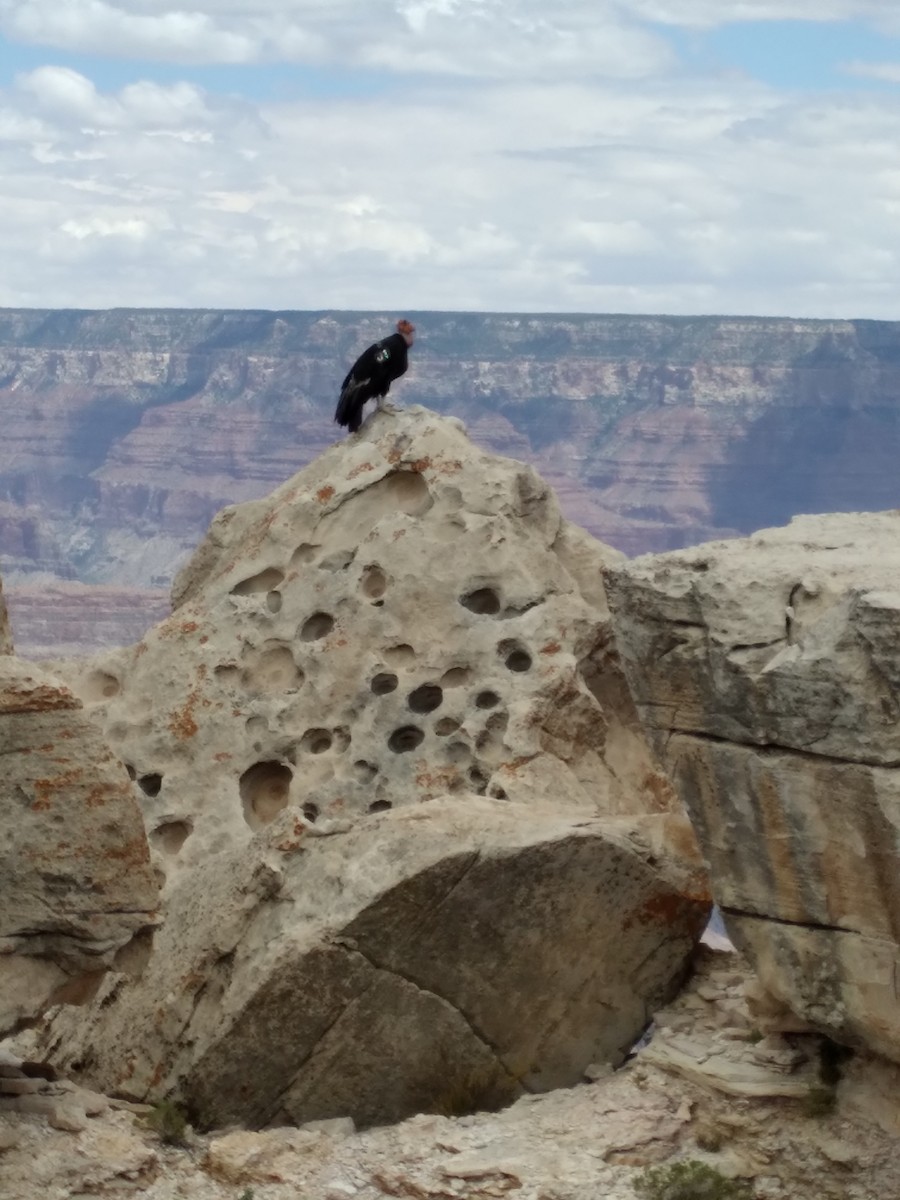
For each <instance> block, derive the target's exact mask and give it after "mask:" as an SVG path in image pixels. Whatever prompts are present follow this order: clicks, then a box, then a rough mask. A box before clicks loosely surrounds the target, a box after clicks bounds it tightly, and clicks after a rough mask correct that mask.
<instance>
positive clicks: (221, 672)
mask: <svg viewBox="0 0 900 1200" xmlns="http://www.w3.org/2000/svg"><path fill="white" fill-rule="evenodd" d="M213 674H214V675H215V677H216V678H217V679H218V680H220V681H221V682H222V683H224V684H226V685H228V684H231V685H232V686H234V685H235V684H236V683H237V681H238V680H239V679H240V677H241V671H240V668H239V667H236V666H235V665H234V663H221V664H220V665H219V666H218V667H216V668H215V669H214V670H213Z"/></svg>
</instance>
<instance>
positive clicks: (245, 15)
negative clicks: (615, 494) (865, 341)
mask: <svg viewBox="0 0 900 1200" xmlns="http://www.w3.org/2000/svg"><path fill="white" fill-rule="evenodd" d="M785 3H786V4H788V5H789V6H792V8H793V10H794V11H795V14H796V13H797V12H799V10H803V11H804V12H806V13H808V14H811V13H812V11H813V6H812V5H805V4H804V3H803V2H802V0H785ZM821 5H822V7H824V8H826V9H827V10H828V11H834V12H837V11H838V9H841V8H843V9H844V10H849V9H853V11H855V12H857V13H858V12H859V11H860V10H861V9H862V8H864V7H865V5H863V4H861V3H860V4H853V3H852V2H851V0H821ZM635 6H636V7H637V8H640V9H641V10H642V11H643V12H645V13H649V11H650V10H651V9H653V10H654V12H656V14H657V17H658V18H659V19H662V17H663V16H664V15H665V13H669V15H670V16H671V15H672V14H673V13H674V12H675V10H676V8H677V9H678V10H679V11H681V13H682V19H683V20H684V21H689V20H692V21H696V22H701V20H702V19H707V18H708V17H709V15H710V14H711V13H712V11H713V6H711V5H706V4H705V3H704V0H684V2H683V3H681V2H680V0H679V4H678V5H677V6H676V5H675V3H674V0H671V2H669V0H635ZM629 7H631V6H629ZM724 8H726V9H727V10H728V11H729V12H735V11H737V10H738V9H739V8H740V10H741V11H743V10H744V9H745V8H753V10H754V11H755V12H756V13H757V14H759V13H760V12H762V11H763V9H764V8H765V5H764V4H762V3H761V0H760V2H759V3H755V2H754V0H745V3H744V5H743V7H741V6H740V5H738V4H733V5H731V6H724ZM26 9H27V10H28V14H27V16H28V22H26V24H28V27H29V28H31V29H32V30H33V36H34V37H35V38H36V39H44V40H45V41H47V40H52V37H57V38H59V39H62V40H61V42H60V44H65V45H67V47H68V48H69V49H70V50H72V49H75V48H78V47H83V46H86V45H89V44H90V45H95V44H96V39H98V38H100V37H101V36H105V37H107V38H108V39H109V43H110V44H109V47H108V49H109V50H110V52H113V51H114V50H115V49H116V48H118V49H119V50H120V51H121V52H122V53H125V50H124V49H122V48H123V47H127V46H130V45H139V46H140V47H141V53H145V54H149V53H150V51H151V50H152V48H153V47H157V49H158V50H159V53H160V54H161V55H162V56H164V57H167V58H169V59H170V60H171V61H176V62H185V61H187V60H188V58H189V56H190V54H198V55H199V54H201V53H208V54H212V55H214V54H218V53H220V48H221V47H225V50H222V51H221V52H222V53H224V52H225V51H227V52H228V53H237V50H236V49H235V48H236V47H238V46H240V47H243V48H242V49H241V50H240V53H242V54H245V55H246V57H247V60H248V61H251V60H253V59H261V58H265V57H266V56H267V55H275V54H276V51H277V53H287V54H289V55H298V56H302V55H306V56H312V57H316V56H318V57H319V60H320V61H325V60H326V59H327V58H329V57H332V58H334V57H337V58H339V59H342V61H343V62H344V63H345V64H346V65H345V66H344V67H343V68H342V70H343V72H344V74H343V75H342V77H341V78H342V79H343V80H344V81H349V80H352V79H353V78H354V75H353V73H354V71H356V70H357V69H358V64H360V63H363V62H367V63H369V64H370V65H371V64H375V63H381V64H382V65H389V66H390V67H391V69H392V70H395V71H396V72H397V81H396V82H395V84H394V85H393V87H392V88H391V89H390V90H388V91H385V92H383V93H378V92H374V93H368V94H366V93H363V94H360V95H359V96H358V97H357V96H354V95H352V94H350V95H347V94H344V95H340V96H339V97H338V98H332V99H330V100H314V99H307V100H291V99H282V100H267V101H258V100H253V99H250V98H248V97H243V98H242V97H241V96H240V95H238V94H236V92H237V86H238V83H239V79H240V77H239V76H238V75H234V76H231V78H232V79H234V80H235V85H234V87H233V88H229V94H228V95H225V94H215V93H213V92H211V91H208V90H204V88H202V87H201V86H200V85H199V84H198V83H197V82H192V81H191V79H190V72H189V71H188V70H186V69H184V70H182V72H181V74H182V79H181V80H180V81H178V82H173V83H166V84H163V83H159V82H153V81H152V80H149V79H146V78H142V77H141V73H139V72H135V73H134V76H133V78H132V79H131V81H130V82H129V83H127V84H126V85H125V86H122V87H119V88H116V89H112V90H110V89H105V88H103V87H100V86H98V84H97V83H96V82H95V80H93V79H92V78H91V77H90V72H89V71H88V70H87V69H86V68H85V69H83V70H82V71H76V70H73V69H72V68H71V67H62V66H59V65H53V64H52V63H51V62H48V64H47V65H45V66H41V67H38V68H37V69H35V70H31V71H29V72H25V73H23V74H22V75H20V76H19V77H18V78H17V80H16V81H15V83H14V85H13V86H12V87H10V88H9V89H8V90H6V91H5V92H3V91H0V254H2V256H3V261H4V272H3V276H2V277H0V303H2V304H6V305H24V304H33V305H40V306H69V305H78V306H84V305H88V306H96V307H103V306H108V305H138V306H150V305H176V306H181V305H203V306H226V307H267V308H281V307H285V308H327V307H340V308H382V307H387V308H398V309H401V308H402V309H407V308H425V309H428V308H472V309H512V310H515V309H530V310H553V309H557V310H594V311H597V310H607V311H608V310H613V311H665V312H696V311H706V312H761V313H795V314H798V315H823V316H824V315H847V316H849V315H857V316H888V315H893V311H894V304H895V296H894V288H895V282H894V281H895V280H896V277H897V273H898V268H900V263H898V261H897V258H898V252H897V251H896V250H895V249H894V247H895V244H896V237H895V233H894V231H895V228H896V222H897V219H898V214H900V170H898V168H897V166H896V146H897V144H898V141H900V116H898V113H897V108H896V103H895V97H894V96H893V94H892V93H891V92H889V91H885V92H884V93H883V94H882V93H880V92H878V91H872V92H869V91H866V92H856V93H848V94H846V95H841V94H840V93H837V92H835V93H833V94H831V95H825V96H821V95H820V96H818V97H817V98H815V99H812V98H808V97H804V95H803V94H802V93H799V92H792V93H784V94H781V93H779V92H778V91H777V90H775V89H772V88H768V87H764V86H762V85H760V84H757V83H754V82H753V81H751V80H749V79H746V78H732V79H729V80H727V81H723V80H721V79H712V78H702V77H695V78H689V77H687V76H685V75H683V74H681V73H679V72H678V71H676V70H672V69H671V62H670V58H669V52H668V50H667V49H666V47H665V45H664V43H661V42H660V41H659V40H658V38H657V37H656V36H655V35H651V34H649V33H648V32H647V31H646V30H641V29H640V28H639V27H637V26H635V25H634V24H633V23H632V24H629V21H628V20H627V19H626V17H625V16H624V15H623V14H624V11H625V9H624V6H622V7H621V8H619V9H616V8H615V7H613V6H612V5H611V4H608V3H605V0H559V2H558V3H557V4H556V5H555V6H553V7H550V6H547V5H546V4H538V3H537V2H536V0H518V3H515V4H513V3H512V0H371V3H363V2H362V0H331V3H330V4H329V5H328V6H327V7H326V6H325V5H324V4H321V3H319V2H318V0H317V2H316V3H313V2H312V0H308V2H307V0H283V2H281V3H279V2H278V0H258V2H256V3H252V4H251V3H250V0H219V2H217V3H214V2H213V0H206V2H205V3H202V4H195V5H194V6H193V8H192V9H191V11H187V10H186V11H185V13H184V14H182V15H183V16H184V17H185V19H184V20H180V18H179V20H180V23H176V24H173V23H172V22H168V18H169V17H170V16H172V14H171V13H170V14H166V13H165V12H163V13H160V5H159V4H158V3H156V2H155V0H154V2H151V0H129V2H127V3H126V0H119V2H118V3H113V0H107V2H106V3H99V2H97V0H71V8H70V5H69V4H68V3H67V4H65V5H63V4H60V3H59V0H54V2H53V4H52V5H51V4H50V3H49V0H46V3H45V0H30V3H29V4H28V5H20V4H11V3H9V2H8V0H0V19H2V20H4V21H6V22H7V26H8V25H9V23H10V22H18V23H19V24H18V25H17V28H19V27H21V28H24V25H22V22H23V21H24V20H25V16H24V15H23V14H24V11H25V10H26ZM722 10H723V6H721V5H719V6H718V7H717V8H716V11H719V12H721V11H722ZM780 11H782V12H783V11H784V8H783V7H781V8H780ZM72 13H76V14H78V15H79V16H80V18H81V20H82V22H83V23H82V24H80V25H79V28H78V30H69V32H66V30H67V28H68V26H67V24H66V23H67V22H68V23H69V24H71V23H72V17H71V14H72ZM60 14H62V15H60ZM704 14H706V16H704ZM175 15H178V14H175ZM199 18H202V21H201V20H199ZM159 22H161V24H160V23H159ZM167 22H168V23H167ZM204 22H205V24H204ZM29 23H30V24H29ZM21 28H20V36H24V35H23V34H22V33H21ZM175 28H177V29H178V30H180V31H181V32H180V34H179V37H180V39H181V40H180V42H179V45H178V47H177V49H175V50H169V49H167V48H166V44H165V38H164V37H163V33H164V31H165V30H166V29H168V30H170V31H171V30H173V29H175ZM204 31H205V33H206V34H208V35H209V43H208V45H206V46H205V48H204V44H203V43H204V39H203V36H201V34H203V32H204ZM220 35H221V36H222V37H224V36H225V35H227V37H228V38H232V39H238V40H237V41H234V40H232V41H217V39H218V38H219V37H220ZM66 38H68V39H70V41H69V42H66V41H65V39H66ZM291 38H294V39H295V40H294V42H291ZM92 39H94V40H93V41H92ZM117 39H118V40H117ZM129 39H132V40H131V41H129ZM134 39H137V41H136V42H135V40H134ZM285 46H288V50H284V47H285ZM229 47H230V49H228V48H229ZM128 52H129V53H130V52H131V51H128ZM342 56H343V57H342ZM48 57H49V56H48ZM850 66H851V67H852V66H853V64H850ZM412 68H415V69H416V70H418V71H420V72H422V73H421V74H419V75H416V74H412V75H411V76H410V77H409V78H408V79H403V78H401V76H403V75H404V74H405V73H407V72H408V71H410V70H411V69H412ZM428 69H430V70H432V71H437V72H439V78H434V77H429V76H428Z"/></svg>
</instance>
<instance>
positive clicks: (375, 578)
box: [360, 564, 387, 600]
mask: <svg viewBox="0 0 900 1200" xmlns="http://www.w3.org/2000/svg"><path fill="white" fill-rule="evenodd" d="M360 588H361V589H362V594H363V595H364V596H368V598H369V599H370V600H379V599H380V598H381V597H382V596H383V595H384V593H385V591H386V590H387V576H386V575H385V573H384V571H382V569H381V567H379V566H377V565H375V564H373V565H372V566H369V567H366V569H365V570H364V571H363V573H362V579H361V580H360Z"/></svg>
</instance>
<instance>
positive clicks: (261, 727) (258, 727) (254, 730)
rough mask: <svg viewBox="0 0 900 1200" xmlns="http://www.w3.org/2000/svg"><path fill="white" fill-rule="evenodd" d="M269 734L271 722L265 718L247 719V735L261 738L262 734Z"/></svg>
mask: <svg viewBox="0 0 900 1200" xmlns="http://www.w3.org/2000/svg"><path fill="white" fill-rule="evenodd" d="M268 732H269V722H268V721H267V720H266V718H265V717H248V718H247V733H248V734H249V735H250V737H259V736H260V735H261V734H264V733H268Z"/></svg>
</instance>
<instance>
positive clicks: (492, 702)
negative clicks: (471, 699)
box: [475, 691, 500, 708]
mask: <svg viewBox="0 0 900 1200" xmlns="http://www.w3.org/2000/svg"><path fill="white" fill-rule="evenodd" d="M499 703H500V697H499V696H498V695H497V693H496V692H491V691H485V692H479V693H478V695H477V696H476V697H475V707H476V708H496V707H497V705H498V704H499Z"/></svg>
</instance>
